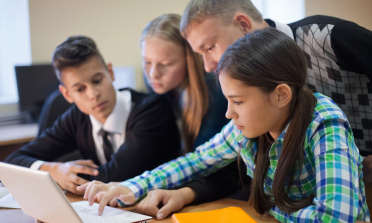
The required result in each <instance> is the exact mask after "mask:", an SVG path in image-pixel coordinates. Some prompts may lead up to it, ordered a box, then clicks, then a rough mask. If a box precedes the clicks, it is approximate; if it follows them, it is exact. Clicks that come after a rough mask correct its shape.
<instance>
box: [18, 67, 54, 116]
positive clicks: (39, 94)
mask: <svg viewBox="0 0 372 223" xmlns="http://www.w3.org/2000/svg"><path fill="white" fill-rule="evenodd" d="M15 73H16V79H17V87H18V97H19V110H20V112H24V111H26V112H29V114H30V116H31V119H32V121H33V122H37V120H38V118H39V115H40V111H41V108H42V106H43V104H44V101H45V99H46V98H47V97H48V96H49V95H50V94H51V93H52V92H53V91H55V90H56V89H58V85H59V80H58V79H57V77H56V75H55V73H54V69H53V66H52V65H51V64H40V65H29V66H15Z"/></svg>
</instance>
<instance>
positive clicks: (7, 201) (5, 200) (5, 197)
mask: <svg viewBox="0 0 372 223" xmlns="http://www.w3.org/2000/svg"><path fill="white" fill-rule="evenodd" d="M0 208H21V206H19V204H18V202H17V201H16V200H15V199H14V198H13V196H12V195H11V194H10V193H9V191H8V190H7V189H6V188H5V187H0Z"/></svg>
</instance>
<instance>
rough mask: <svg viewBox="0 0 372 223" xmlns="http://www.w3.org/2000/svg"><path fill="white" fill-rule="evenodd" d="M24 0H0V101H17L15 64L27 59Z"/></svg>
mask: <svg viewBox="0 0 372 223" xmlns="http://www.w3.org/2000/svg"><path fill="white" fill-rule="evenodd" d="M29 20H30V19H29V11H28V0H11V1H9V0H0V105H1V104H8V103H17V101H18V93H17V83H16V77H15V72H14V66H15V65H25V64H30V63H31V61H32V60H31V39H30V21H29Z"/></svg>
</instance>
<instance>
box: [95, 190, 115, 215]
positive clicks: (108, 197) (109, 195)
mask: <svg viewBox="0 0 372 223" xmlns="http://www.w3.org/2000/svg"><path fill="white" fill-rule="evenodd" d="M114 197H115V196H114V195H112V193H106V194H105V195H103V197H102V199H101V202H99V207H98V216H101V215H102V213H103V210H104V209H105V207H106V205H107V204H108V203H109V202H110V200H111V199H113V198H114Z"/></svg>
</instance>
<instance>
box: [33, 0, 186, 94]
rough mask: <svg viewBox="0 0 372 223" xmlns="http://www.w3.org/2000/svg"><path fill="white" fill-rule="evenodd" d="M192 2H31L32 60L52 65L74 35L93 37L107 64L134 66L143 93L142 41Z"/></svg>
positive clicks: (142, 0)
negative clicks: (154, 25) (150, 27)
mask: <svg viewBox="0 0 372 223" xmlns="http://www.w3.org/2000/svg"><path fill="white" fill-rule="evenodd" d="M188 1H189V0H107V1H106V0H105V1H102V0H63V1H57V0H52V1H51V0H29V9H30V31H31V50H32V61H33V62H34V63H42V62H50V60H51V54H52V52H53V50H54V49H55V47H56V46H57V45H58V44H60V43H61V42H62V41H63V40H64V39H66V38H67V37H68V36H71V35H87V36H89V37H92V38H93V39H94V40H95V41H96V43H97V45H98V47H99V49H100V51H101V53H102V55H103V57H104V58H105V60H106V62H112V63H113V65H114V66H133V67H134V68H135V70H136V83H137V87H138V89H140V90H144V85H143V77H142V73H141V61H140V55H141V54H140V53H141V52H140V45H139V38H140V36H141V32H142V29H143V28H144V27H145V25H146V24H147V23H148V22H149V21H151V20H152V19H154V18H156V17H157V16H159V15H161V14H164V13H178V14H182V13H183V10H184V8H185V7H186V4H187V3H188Z"/></svg>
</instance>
